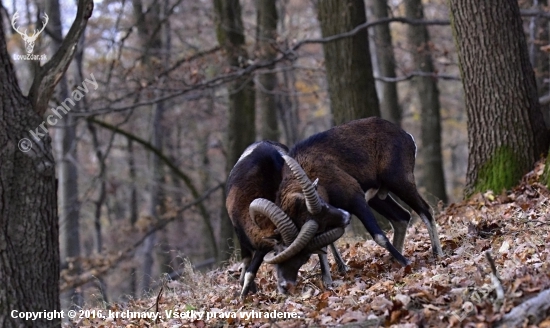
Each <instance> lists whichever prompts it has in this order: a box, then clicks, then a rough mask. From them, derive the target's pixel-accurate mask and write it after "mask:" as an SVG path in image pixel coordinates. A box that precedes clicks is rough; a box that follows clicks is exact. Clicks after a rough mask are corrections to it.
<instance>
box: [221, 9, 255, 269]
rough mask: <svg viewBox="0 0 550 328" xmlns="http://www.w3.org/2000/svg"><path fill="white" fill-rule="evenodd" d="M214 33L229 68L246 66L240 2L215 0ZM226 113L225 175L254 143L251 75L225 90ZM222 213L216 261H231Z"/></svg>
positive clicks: (230, 241) (228, 234)
mask: <svg viewBox="0 0 550 328" xmlns="http://www.w3.org/2000/svg"><path fill="white" fill-rule="evenodd" d="M214 8H215V12H216V34H217V37H218V43H219V44H220V46H221V47H222V48H223V50H224V52H225V56H226V64H227V66H228V67H230V68H232V69H235V68H238V67H244V66H245V65H247V61H248V54H247V52H246V49H245V39H244V34H243V23H242V17H241V5H240V3H239V0H214ZM228 93H229V113H228V116H227V120H228V126H227V140H226V144H225V149H226V154H227V159H226V173H227V176H229V172H231V169H232V168H233V165H235V163H237V160H238V159H239V156H240V155H241V154H242V152H243V151H244V150H245V149H246V147H247V146H248V145H250V144H251V143H252V142H254V140H255V135H256V129H255V125H254V124H255V122H254V121H255V112H254V111H255V104H254V100H255V92H254V83H253V82H252V80H251V78H250V76H245V77H242V78H239V79H237V80H236V81H234V82H232V83H231V85H230V86H229V87H228ZM222 213H224V214H223V215H222V216H223V217H222V218H221V219H222V221H221V230H220V242H219V245H220V247H219V256H218V262H221V261H226V260H228V259H229V258H230V256H231V253H232V248H233V247H232V245H233V225H232V224H231V220H229V217H228V216H227V213H225V211H224V212H222Z"/></svg>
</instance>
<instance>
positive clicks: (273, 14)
mask: <svg viewBox="0 0 550 328" xmlns="http://www.w3.org/2000/svg"><path fill="white" fill-rule="evenodd" d="M256 7H257V9H256V10H257V22H258V26H257V30H258V32H257V34H258V35H257V51H258V57H259V58H260V59H261V60H265V61H273V60H274V59H275V57H276V55H277V51H276V40H277V6H276V2H275V1H265V0H257V1H256ZM273 68H275V65H271V66H269V67H268V70H272V69H273ZM276 86H277V74H276V73H275V72H269V71H268V72H266V73H263V74H260V76H258V88H257V89H258V92H256V97H258V100H259V101H258V104H259V108H258V110H259V113H260V115H259V116H260V119H261V124H260V137H261V139H266V140H279V127H278V123H277V98H276V96H275V93H274V91H275V88H276Z"/></svg>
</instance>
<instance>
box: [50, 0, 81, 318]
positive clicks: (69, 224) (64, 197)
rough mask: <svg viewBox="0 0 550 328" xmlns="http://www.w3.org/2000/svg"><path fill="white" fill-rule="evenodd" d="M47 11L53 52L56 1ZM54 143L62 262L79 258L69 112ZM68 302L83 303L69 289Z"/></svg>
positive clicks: (57, 33) (65, 91)
mask: <svg viewBox="0 0 550 328" xmlns="http://www.w3.org/2000/svg"><path fill="white" fill-rule="evenodd" d="M46 12H47V13H48V14H49V17H50V21H49V28H50V30H49V31H50V33H51V34H52V35H53V37H52V38H51V43H50V47H51V49H52V53H55V52H56V51H57V50H58V49H59V48H60V47H61V40H63V31H62V25H61V10H60V9H59V1H47V2H46ZM58 94H59V97H58V98H59V99H60V100H61V101H63V100H65V99H67V98H69V96H70V94H69V87H68V85H67V79H66V77H65V76H64V77H63V78H62V79H61V81H60V82H59V85H58ZM56 127H57V128H58V129H56V131H55V137H54V143H55V148H56V153H57V156H58V157H57V159H56V163H57V176H58V179H59V181H58V186H59V190H58V192H59V195H58V196H59V223H60V227H61V231H60V237H61V238H60V243H61V245H60V246H61V247H60V251H61V252H60V253H61V261H62V262H66V261H67V258H78V257H80V222H79V216H80V203H79V201H78V172H77V167H76V162H77V154H76V150H77V147H76V120H75V118H74V117H73V116H72V115H70V113H69V114H67V115H65V116H63V117H61V118H60V119H59V121H58V122H57V124H56ZM73 267H74V269H73V270H72V271H73V272H74V273H75V274H80V263H79V260H77V261H74V263H73ZM64 299H66V301H67V304H68V305H69V306H70V307H81V306H82V304H83V299H82V294H81V293H80V292H79V291H78V290H77V289H76V288H71V289H70V290H69V291H68V292H67V294H66V296H64Z"/></svg>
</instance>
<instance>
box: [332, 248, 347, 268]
mask: <svg viewBox="0 0 550 328" xmlns="http://www.w3.org/2000/svg"><path fill="white" fill-rule="evenodd" d="M329 246H330V251H331V252H332V256H334V261H336V265H337V266H338V272H340V274H345V273H346V272H348V267H347V266H346V264H345V263H344V259H343V258H342V255H340V252H339V251H338V249H337V248H336V246H334V243H332V244H330V245H329Z"/></svg>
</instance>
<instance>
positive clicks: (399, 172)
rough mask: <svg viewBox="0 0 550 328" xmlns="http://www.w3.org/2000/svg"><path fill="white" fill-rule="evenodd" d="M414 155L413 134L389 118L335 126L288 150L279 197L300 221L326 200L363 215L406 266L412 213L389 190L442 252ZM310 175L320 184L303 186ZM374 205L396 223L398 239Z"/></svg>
mask: <svg viewBox="0 0 550 328" xmlns="http://www.w3.org/2000/svg"><path fill="white" fill-rule="evenodd" d="M415 156H416V144H415V142H414V139H413V137H412V135H410V134H408V133H407V132H405V131H404V130H402V129H401V128H400V127H398V126H397V125H395V124H393V123H390V122H388V121H386V120H383V119H380V118H376V117H371V118H366V119H360V120H355V121H352V122H349V123H346V124H342V125H340V126H336V127H334V128H332V129H330V130H327V131H325V132H321V133H318V134H315V135H313V136H311V137H310V138H308V139H306V140H304V141H301V142H299V143H298V144H296V145H295V146H294V147H293V148H292V149H291V150H290V151H289V153H288V156H287V155H285V156H283V158H284V160H285V161H286V163H287V164H288V165H287V166H284V167H283V177H282V182H281V185H280V189H279V192H278V196H277V201H276V203H277V204H278V206H279V207H280V209H281V210H282V211H283V212H284V213H286V214H287V215H288V216H290V217H291V218H292V219H293V220H294V222H296V224H297V225H298V226H300V225H302V224H305V223H306V222H309V221H310V220H311V219H312V217H311V214H310V213H312V212H315V211H325V209H324V206H325V205H326V204H327V203H329V204H330V205H331V206H334V207H336V208H340V209H343V210H346V211H348V212H349V213H351V214H354V215H356V216H357V217H358V218H359V220H360V221H361V222H362V223H363V225H364V226H365V228H366V229H367V231H368V232H369V233H370V235H371V236H372V237H373V239H374V240H375V241H376V243H377V244H379V245H380V246H382V247H384V248H386V249H387V250H388V251H389V252H390V254H391V255H392V256H393V257H394V258H395V259H396V260H397V261H398V262H399V263H400V264H401V265H403V266H406V265H408V264H409V261H408V260H407V259H406V258H405V257H404V256H403V255H402V254H401V253H402V251H403V244H404V241H405V235H406V232H407V227H408V224H409V221H410V218H411V216H410V213H409V212H408V211H407V210H405V209H404V208H403V207H402V206H401V205H399V204H398V203H397V202H396V201H395V200H394V199H393V198H392V197H391V196H390V195H388V192H389V191H391V192H393V193H394V194H395V195H397V196H398V197H399V198H400V199H401V200H402V201H403V202H405V203H406V204H407V205H408V206H410V207H411V208H412V209H413V210H414V211H415V212H416V213H417V214H418V215H419V216H420V218H421V219H422V221H423V222H424V223H425V224H426V226H427V228H428V233H429V236H430V240H431V243H432V251H433V254H434V256H435V257H438V256H442V255H443V251H442V249H441V245H440V243H439V236H438V232H437V227H436V223H435V221H434V219H433V217H432V215H431V213H430V207H429V205H428V204H427V203H426V201H424V199H423V198H422V197H421V196H420V194H419V193H418V191H417V189H416V183H415V180H414V174H413V171H414V165H415ZM297 177H298V178H297ZM308 177H310V178H311V179H319V180H318V185H317V188H316V190H315V188H307V187H306V188H304V184H307V183H308V182H309V183H310V184H311V182H310V180H309V178H308ZM304 190H308V191H309V194H308V193H307V192H304ZM312 204H313V205H312ZM319 204H322V205H319ZM369 206H370V207H372V208H373V209H374V210H376V211H377V212H379V213H380V214H381V215H383V216H385V217H386V218H388V220H389V221H390V223H391V224H392V226H393V229H394V237H393V245H392V244H391V243H390V242H389V240H388V238H387V237H386V235H385V234H384V233H383V231H382V230H381V229H380V227H379V226H378V224H377V223H376V219H375V218H374V215H373V213H372V211H371V210H370V208H369ZM312 207H313V209H312ZM317 217H322V216H317ZM319 224H322V222H319ZM319 231H323V229H322V228H321V229H319ZM295 253H296V251H295V250H291V249H290V248H286V249H284V250H283V251H278V250H277V249H274V250H273V251H271V252H270V253H269V254H268V255H267V256H266V257H265V258H264V260H265V261H266V262H268V263H271V264H277V263H280V262H281V261H284V260H287V259H288V258H291V257H292V256H293V255H294V254H295Z"/></svg>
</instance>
